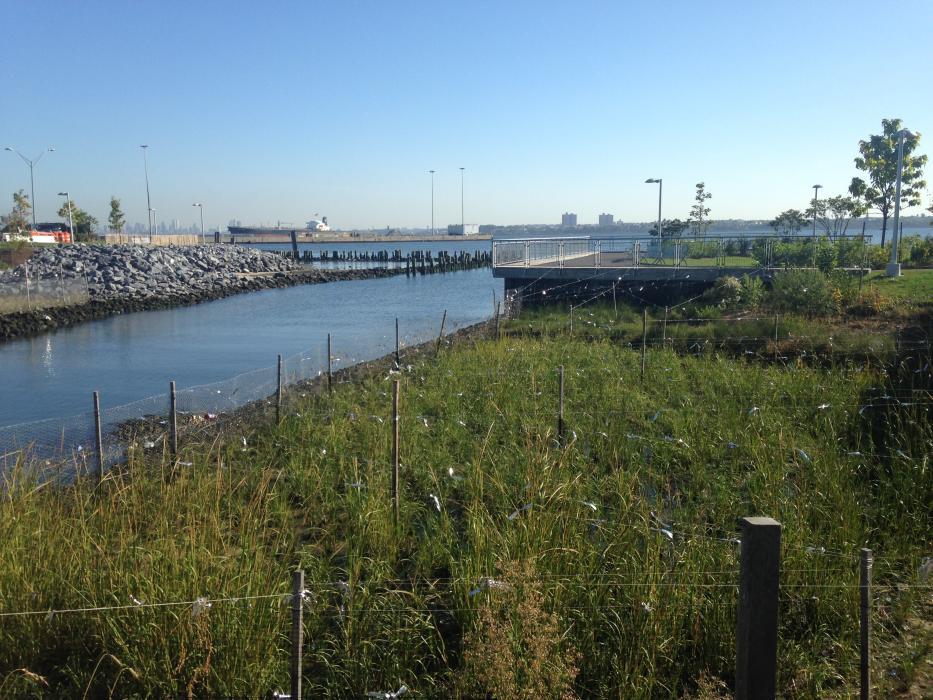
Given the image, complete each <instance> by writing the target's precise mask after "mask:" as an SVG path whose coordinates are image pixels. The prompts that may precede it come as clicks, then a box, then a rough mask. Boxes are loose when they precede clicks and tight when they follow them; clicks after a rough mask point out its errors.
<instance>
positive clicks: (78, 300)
mask: <svg viewBox="0 0 933 700" xmlns="http://www.w3.org/2000/svg"><path fill="white" fill-rule="evenodd" d="M89 299H90V294H89V292H88V284H87V280H86V279H85V278H84V276H83V275H82V276H75V273H70V276H69V273H68V272H67V271H64V270H60V271H59V273H58V274H56V275H54V276H51V277H37V276H36V275H35V274H34V273H30V272H29V270H28V267H27V268H26V272H25V273H22V274H19V275H17V278H15V279H12V280H10V281H7V282H0V314H10V313H17V312H20V311H35V310H39V309H48V308H52V307H55V306H71V305H74V304H84V303H86V302H87V301H88V300H89Z"/></svg>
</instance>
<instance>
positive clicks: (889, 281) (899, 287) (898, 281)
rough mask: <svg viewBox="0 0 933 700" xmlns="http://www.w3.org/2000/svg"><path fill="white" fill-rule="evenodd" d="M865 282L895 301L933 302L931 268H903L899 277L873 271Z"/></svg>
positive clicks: (932, 270)
mask: <svg viewBox="0 0 933 700" xmlns="http://www.w3.org/2000/svg"><path fill="white" fill-rule="evenodd" d="M866 282H867V283H868V284H869V285H871V286H872V287H874V288H875V289H877V290H878V291H879V292H880V293H881V294H883V295H884V296H886V297H889V298H891V299H895V300H897V301H911V302H914V303H921V302H926V303H928V304H929V303H933V269H926V270H909V269H904V270H903V271H902V275H901V276H900V277H888V276H887V275H885V274H884V272H873V273H871V275H869V276H868V277H867V278H866Z"/></svg>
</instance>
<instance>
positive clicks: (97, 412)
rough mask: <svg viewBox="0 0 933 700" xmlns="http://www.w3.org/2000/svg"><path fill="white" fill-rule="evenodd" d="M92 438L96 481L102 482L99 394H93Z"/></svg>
mask: <svg viewBox="0 0 933 700" xmlns="http://www.w3.org/2000/svg"><path fill="white" fill-rule="evenodd" d="M94 437H95V439H96V442H97V481H98V483H100V482H101V481H103V480H104V436H103V432H102V431H101V426H100V394H99V393H97V392H96V391H95V392H94Z"/></svg>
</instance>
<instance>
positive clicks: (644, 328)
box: [641, 308, 648, 379]
mask: <svg viewBox="0 0 933 700" xmlns="http://www.w3.org/2000/svg"><path fill="white" fill-rule="evenodd" d="M647 351H648V309H647V308H644V309H642V315H641V378H642V379H644V378H645V360H646V353H647Z"/></svg>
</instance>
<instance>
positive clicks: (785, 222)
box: [769, 209, 807, 236]
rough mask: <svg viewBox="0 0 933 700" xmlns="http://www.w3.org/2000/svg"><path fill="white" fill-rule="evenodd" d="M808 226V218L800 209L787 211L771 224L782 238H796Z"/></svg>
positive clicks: (775, 218)
mask: <svg viewBox="0 0 933 700" xmlns="http://www.w3.org/2000/svg"><path fill="white" fill-rule="evenodd" d="M806 224H807V218H806V216H804V214H803V212H802V211H800V210H799V209H786V210H785V211H782V212H781V213H780V214H778V215H777V216H776V217H774V219H773V220H772V221H771V222H770V223H769V226H771V228H773V229H774V230H775V231H777V232H778V233H780V234H781V235H782V236H794V235H796V234H798V233H800V229H802V228H803V227H804V226H805V225H806Z"/></svg>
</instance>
